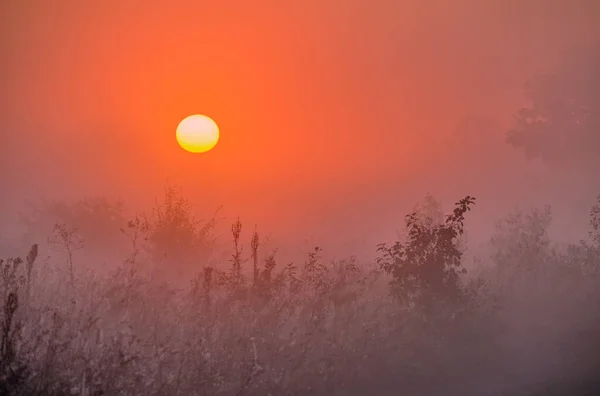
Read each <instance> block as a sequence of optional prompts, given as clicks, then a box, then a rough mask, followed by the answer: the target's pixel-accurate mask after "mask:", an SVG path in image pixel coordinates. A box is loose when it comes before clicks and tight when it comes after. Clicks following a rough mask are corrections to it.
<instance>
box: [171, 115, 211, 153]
mask: <svg viewBox="0 0 600 396" xmlns="http://www.w3.org/2000/svg"><path fill="white" fill-rule="evenodd" d="M175 135H176V137H177V142H178V143H179V145H180V146H181V147H182V148H183V149H184V150H187V151H189V152H191V153H204V152H207V151H209V150H211V149H212V148H213V147H215V146H216V144H217V142H218V141H219V127H218V126H217V123H216V122H214V121H213V120H212V119H211V118H210V117H207V116H205V115H201V114H194V115H191V116H189V117H186V118H184V119H183V120H182V121H181V122H180V123H179V125H178V126H177V130H176V134H175Z"/></svg>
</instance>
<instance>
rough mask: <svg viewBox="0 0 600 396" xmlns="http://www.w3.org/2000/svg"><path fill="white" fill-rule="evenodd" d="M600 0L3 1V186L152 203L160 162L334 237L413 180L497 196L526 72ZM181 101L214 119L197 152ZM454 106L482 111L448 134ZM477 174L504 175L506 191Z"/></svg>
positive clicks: (271, 226)
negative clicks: (187, 141)
mask: <svg viewBox="0 0 600 396" xmlns="http://www.w3.org/2000/svg"><path fill="white" fill-rule="evenodd" d="M542 3H543V4H544V6H543V7H540V5H541V4H542ZM450 4H451V5H450ZM597 4H598V3H596V4H595V5H594V3H593V2H589V1H588V2H586V1H584V0H581V1H545V2H542V1H475V0H469V1H467V0H459V1H454V2H448V1H442V0H439V1H432V2H421V1H416V0H410V1H391V0H380V1H366V0H364V1H357V0H348V1H333V0H330V1H324V0H323V1H316V0H306V1H301V2H292V1H267V0H261V1H241V0H239V1H238V0H230V1H219V2H214V1H191V0H183V1H168V2H167V1H137V0H135V1H134V0H131V1H125V0H118V1H117V0H107V1H101V2H100V1H98V2H83V1H74V0H61V1H55V2H50V1H41V0H40V1H33V0H22V1H13V2H5V3H3V5H2V6H1V7H2V12H1V14H2V16H1V25H2V27H1V29H2V44H1V45H2V47H1V49H2V57H3V64H2V66H0V67H2V71H1V74H2V81H3V88H2V103H3V106H2V107H3V110H2V112H3V114H2V125H1V127H2V142H1V146H0V156H1V157H2V159H1V160H0V161H2V162H1V165H2V170H1V171H0V178H2V180H0V181H1V182H2V183H1V184H2V186H9V187H10V188H9V189H6V190H5V191H7V192H5V193H3V195H4V196H3V197H2V200H3V201H2V202H0V204H2V206H3V209H5V212H10V211H11V210H13V209H14V208H16V207H18V206H19V205H20V204H21V202H22V199H23V197H24V196H28V197H33V196H45V197H49V198H58V199H63V198H77V197H80V196H83V195H108V196H122V197H124V198H125V199H126V200H127V201H128V202H130V204H132V205H136V204H138V203H139V204H140V205H147V204H149V203H152V201H153V199H154V197H155V196H156V195H157V194H159V193H160V191H161V189H162V188H163V187H164V185H165V182H166V181H170V182H172V183H176V184H180V185H182V186H183V187H184V191H185V192H186V193H187V194H188V195H189V196H190V198H191V199H192V201H194V203H196V204H197V205H198V206H199V207H200V208H201V209H203V208H206V213H207V214H210V213H212V212H213V210H214V209H215V208H216V207H217V206H219V205H224V210H225V212H226V213H228V215H231V216H233V215H235V214H241V215H242V216H243V217H245V218H247V219H248V220H247V221H248V222H250V223H254V222H258V223H259V224H264V228H265V229H267V231H272V232H275V233H277V232H280V233H286V232H287V233H288V234H289V233H290V232H291V231H290V229H294V230H299V231H298V233H299V235H302V236H309V235H316V236H318V237H327V236H331V237H332V238H337V237H340V238H341V236H340V235H342V236H343V237H344V238H356V237H358V236H359V235H362V234H373V235H384V234H385V233H386V232H389V231H392V232H393V231H394V230H393V229H392V227H395V226H396V225H397V224H398V223H399V221H401V219H402V216H403V214H404V212H403V208H406V207H409V206H411V205H412V204H413V203H414V202H415V201H416V200H418V199H419V198H420V197H422V196H423V195H425V194H426V193H427V192H432V193H434V194H437V195H439V196H441V197H442V198H443V199H444V200H445V202H446V203H449V204H450V203H452V202H453V201H454V200H455V199H457V198H459V197H460V196H464V195H466V194H472V195H476V196H477V197H478V198H480V197H481V200H480V202H481V204H482V206H483V209H482V211H483V212H482V213H491V212H486V209H485V202H486V200H487V202H490V203H488V206H489V210H492V208H498V207H501V208H503V207H506V208H508V207H511V206H512V204H513V203H515V202H516V201H518V200H519V199H521V198H520V197H521V196H522V195H523V194H521V193H522V191H521V190H519V189H520V188H521V187H519V186H520V185H519V184H518V183H517V182H514V183H513V180H512V179H511V178H512V176H511V175H512V173H510V172H511V171H510V169H511V166H512V167H513V169H514V168H515V167H516V168H518V167H519V166H523V164H525V163H524V161H523V162H519V161H518V160H519V159H520V157H519V155H517V154H516V153H513V152H512V151H511V150H510V149H509V148H508V147H505V145H504V144H503V143H502V133H504V131H505V129H506V128H507V125H508V124H507V122H508V121H510V117H511V114H512V112H513V111H514V110H515V109H516V108H518V106H519V105H521V104H522V101H523V98H522V86H523V83H524V82H525V81H526V80H527V79H528V78H530V77H531V76H532V75H533V74H534V73H536V72H537V71H539V70H543V69H544V68H547V67H550V66H551V65H552V62H554V60H555V58H556V56H557V54H558V52H559V51H560V50H561V49H564V48H567V47H569V46H571V45H574V44H582V43H584V42H587V41H593V40H594V39H597V38H598V37H600V36H599V30H600V28H599V27H598V24H597V23H595V22H597V20H596V21H594V18H593V16H591V15H590V14H592V15H593V12H590V7H595V9H598V8H599V7H597V6H596V5H597ZM596 15H598V14H596ZM196 113H201V114H206V115H208V116H210V117H211V118H213V119H215V120H218V124H219V128H220V130H221V137H220V141H219V144H218V145H217V146H216V147H215V148H214V149H213V150H212V151H210V152H208V153H206V154H204V155H201V156H194V155H189V153H186V152H184V151H183V150H181V148H180V147H179V146H178V145H177V142H176V140H175V138H174V131H175V128H176V127H177V124H178V123H179V121H181V120H182V119H183V118H184V117H186V116H188V115H190V114H196ZM468 117H483V118H484V119H489V120H490V123H489V125H490V127H489V128H487V124H486V127H485V128H483V129H484V130H480V131H471V132H470V133H471V134H472V135H470V136H467V137H464V136H461V135H454V131H455V130H456V127H457V125H459V123H461V122H462V121H463V120H465V119H466V118H468ZM482 150H484V152H485V154H483V155H482V154H481V152H482ZM456 158H459V159H461V160H464V161H463V162H461V161H457V162H456V161H454V159H456ZM469 158H475V159H476V160H477V161H478V164H479V166H480V167H481V168H479V169H474V168H473V167H472V166H468V164H466V163H465V162H468V160H467V159H469ZM478 158H479V159H478ZM486 161H487V162H486ZM502 161H504V162H502ZM457 172H462V174H464V175H465V179H464V180H462V181H459V182H457V183H454V182H453V181H452V180H451V175H453V174H455V173H457ZM482 173H485V175H482ZM517 173H519V174H522V173H523V172H517ZM490 175H492V176H490ZM449 177H450V178H449ZM490 178H493V179H494V180H493V182H494V183H495V182H502V181H503V180H504V182H505V183H508V184H507V185H511V186H513V187H511V188H509V189H508V190H507V192H506V194H505V195H506V197H507V199H508V201H506V202H507V203H504V197H503V198H499V197H498V194H497V191H496V190H497V188H496V187H497V186H496V187H494V186H493V185H492V181H490V180H489V179H490ZM523 183H525V184H527V183H528V182H527V183H526V182H523ZM509 198H510V199H509ZM493 200H502V203H500V202H493ZM401 205H404V206H401ZM407 205H408V206H407ZM503 205H504V206H503ZM394 224H396V225H394ZM309 230H312V231H309ZM382 233H383V234H382Z"/></svg>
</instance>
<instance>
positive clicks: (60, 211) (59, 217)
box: [21, 197, 125, 253]
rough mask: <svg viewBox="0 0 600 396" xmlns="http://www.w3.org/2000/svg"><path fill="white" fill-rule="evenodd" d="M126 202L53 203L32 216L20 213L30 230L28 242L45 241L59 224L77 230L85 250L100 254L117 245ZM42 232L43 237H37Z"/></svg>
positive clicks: (39, 207)
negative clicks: (41, 238) (42, 239)
mask: <svg viewBox="0 0 600 396" xmlns="http://www.w3.org/2000/svg"><path fill="white" fill-rule="evenodd" d="M124 207H125V205H124V203H123V201H120V200H117V201H110V200H108V199H106V198H102V197H86V198H83V199H81V200H78V201H75V202H73V203H66V202H50V203H44V204H41V205H37V206H34V207H33V208H32V210H31V211H30V213H21V219H22V221H23V222H24V224H25V226H26V227H27V234H26V239H28V240H29V239H36V238H39V237H43V238H45V237H46V236H48V235H50V234H52V233H53V232H54V231H56V230H55V229H54V228H55V225H56V224H60V225H63V226H64V227H68V228H70V229H76V230H77V234H78V236H79V237H80V238H81V239H82V240H83V241H85V245H86V249H88V250H90V251H92V252H94V253H99V252H103V251H106V249H108V248H110V249H114V248H115V246H116V245H118V241H119V234H118V232H116V231H118V230H119V229H120V228H122V227H123V225H124V224H125V215H124ZM37 232H42V233H43V235H37Z"/></svg>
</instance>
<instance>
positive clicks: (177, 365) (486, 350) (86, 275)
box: [0, 191, 600, 395]
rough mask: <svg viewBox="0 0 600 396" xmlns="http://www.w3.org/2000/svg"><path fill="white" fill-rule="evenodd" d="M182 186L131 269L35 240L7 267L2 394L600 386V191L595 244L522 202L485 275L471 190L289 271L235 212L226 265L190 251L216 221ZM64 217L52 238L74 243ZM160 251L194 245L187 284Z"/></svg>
mask: <svg viewBox="0 0 600 396" xmlns="http://www.w3.org/2000/svg"><path fill="white" fill-rule="evenodd" d="M169 194H172V195H167V197H166V200H167V204H166V205H165V206H160V208H161V212H160V214H158V215H156V216H155V217H154V220H150V217H149V216H148V217H144V216H142V217H143V218H140V217H139V216H138V217H137V218H134V219H133V220H131V221H129V222H128V223H127V224H126V226H125V227H123V228H122V230H121V231H122V232H121V235H122V236H123V237H125V238H126V239H128V240H129V242H130V243H131V244H130V248H131V253H130V254H129V255H127V256H126V258H125V259H124V261H123V264H122V265H121V266H119V267H118V268H115V269H110V270H108V269H107V270H101V269H96V270H94V271H92V272H91V271H90V270H89V269H84V268H83V267H82V268H78V267H77V265H78V263H77V262H76V261H71V262H69V265H68V266H65V265H64V261H62V260H59V261H57V262H53V261H46V262H45V263H43V265H42V266H40V265H34V263H35V262H36V258H37V256H38V249H39V248H38V246H37V245H34V246H33V247H32V248H31V251H30V252H29V254H28V256H27V258H26V260H25V261H23V260H21V259H18V258H15V259H7V260H6V261H2V262H1V265H2V282H1V285H0V291H1V295H0V297H2V301H3V310H2V311H3V316H2V327H1V348H0V353H1V359H2V360H1V361H0V370H1V372H0V374H1V376H0V392H2V393H3V394H24V395H28V394H29V395H34V394H35V395H40V394H42V395H59V394H60V395H62V394H81V395H100V394H106V395H114V394H128V395H135V394H143V395H152V394H172V395H177V394H183V395H192V394H211V395H229V394H236V395H240V394H246V395H252V394H256V395H266V394H273V395H275V394H277V395H286V394H290V395H291V394H365V393H376V394H394V395H395V394H399V393H407V394H457V395H458V394H460V395H471V394H472V395H481V394H486V395H495V394H498V395H500V394H503V395H504V394H516V395H517V394H518V395H521V394H532V395H533V394H553V393H552V391H553V389H559V388H560V387H564V386H567V387H568V388H569V389H573V387H574V386H580V387H583V388H585V387H591V386H592V385H593V383H589V384H587V383H585V382H584V381H586V380H587V379H588V378H590V376H591V373H593V372H594V370H596V369H597V368H598V366H597V364H598V363H599V360H598V358H597V355H596V353H595V352H593V351H595V350H600V349H594V348H597V347H598V348H600V343H599V341H600V340H599V338H598V337H597V332H598V331H600V320H599V319H598V316H597V312H598V309H599V308H600V289H599V287H598V286H599V285H600V256H599V255H598V249H599V248H600V243H599V239H598V228H599V227H598V224H599V222H598V218H599V215H598V213H599V210H598V207H599V206H600V200H599V203H598V204H596V205H594V207H593V208H592V210H591V213H590V221H591V231H590V238H589V240H588V241H582V242H581V243H580V244H577V245H572V246H570V247H569V248H568V249H563V250H561V249H558V248H557V247H556V246H554V245H553V244H552V242H551V241H550V239H549V238H548V235H547V228H548V226H549V225H550V223H551V211H550V209H549V208H543V209H536V210H533V211H530V212H523V211H514V212H512V213H510V214H509V215H508V216H507V217H506V218H505V219H503V220H502V221H500V222H499V223H498V229H497V233H496V235H495V236H494V237H493V238H492V240H491V241H490V242H491V246H492V248H493V249H495V252H494V253H493V254H492V255H491V256H490V258H489V260H487V261H486V262H483V263H480V269H481V270H480V271H479V272H478V273H477V276H474V275H473V274H468V273H467V271H466V269H465V267H464V264H465V255H464V240H463V239H462V236H463V232H464V230H465V215H466V213H467V212H468V211H469V210H470V208H471V206H472V205H473V204H474V202H475V199H474V198H473V197H470V196H467V197H466V198H464V199H462V200H460V201H459V202H457V203H456V206H455V208H454V210H453V211H452V212H451V213H450V214H449V215H447V216H446V217H445V219H444V218H443V217H441V214H440V206H439V204H438V203H436V201H435V200H434V199H433V198H432V197H429V198H428V199H426V201H425V204H424V205H420V206H417V208H416V211H415V212H414V213H411V214H409V215H407V217H406V229H407V233H406V239H405V241H404V242H395V243H394V244H392V245H391V246H390V245H387V244H381V245H380V246H379V248H378V251H379V253H380V256H379V258H378V259H377V262H376V263H373V264H376V265H369V264H368V263H358V262H357V261H356V260H355V259H353V258H348V259H345V260H335V261H333V262H325V261H324V260H323V259H322V257H321V252H322V249H321V248H320V247H315V248H314V249H313V250H311V251H309V252H307V256H306V258H305V260H303V261H302V262H300V263H288V264H286V265H280V264H279V263H278V262H277V257H276V256H277V255H276V251H262V246H263V244H261V238H260V234H259V233H258V230H257V229H256V228H255V229H254V231H253V232H252V233H251V235H249V236H246V234H245V233H244V232H243V231H244V227H243V225H242V222H241V221H240V220H239V219H238V220H237V221H236V222H235V223H234V224H233V225H232V227H231V235H232V242H233V249H232V254H231V258H230V261H229V264H228V265H218V264H213V265H209V264H208V261H207V259H206V257H207V256H206V252H204V251H203V252H202V254H199V255H198V256H194V254H193V251H194V249H197V248H200V249H201V250H202V249H206V248H207V246H209V244H204V242H202V243H199V242H198V240H199V238H204V237H205V236H206V235H207V234H206V233H207V230H208V229H209V228H207V227H208V226H207V225H206V224H205V225H201V226H200V228H199V229H198V228H194V227H195V223H194V222H193V221H192V220H191V217H190V215H189V213H190V212H189V206H186V201H185V200H183V199H181V197H179V196H177V193H176V192H173V191H171V192H170V193H169ZM65 227H67V228H65ZM68 227H69V226H68V225H65V226H64V227H63V226H60V227H57V228H56V230H55V232H57V233H58V234H55V235H58V239H56V240H55V239H52V241H54V242H58V243H59V244H60V246H62V247H63V248H64V249H67V248H68V246H71V245H72V243H71V242H72V241H73V240H72V239H69V238H72V237H73V235H74V234H75V233H76V231H75V230H74V229H72V228H68ZM65 230H67V231H69V232H67V233H66V234H65V232H63V231H65ZM198 230H200V231H198ZM116 232H117V233H118V229H117V230H116ZM65 235H66V236H65ZM166 235H168V238H167V237H166ZM149 236H152V237H149ZM246 238H247V239H248V243H249V246H250V251H249V252H246V251H245V250H244V245H245V243H244V240H245V239H246ZM206 241H210V239H206ZM81 248H82V251H85V246H81ZM161 249H162V250H161ZM160 251H168V252H171V253H173V252H178V251H181V252H188V254H189V255H188V256H185V257H186V258H189V257H196V259H197V260H198V261H196V262H194V268H195V271H196V273H197V276H196V277H195V278H194V280H193V282H191V284H190V287H188V288H181V287H179V288H178V287H176V285H175V284H172V283H169V282H166V281H165V280H164V279H163V278H161V277H157V276H156V272H155V271H154V269H155V267H154V266H153V265H146V264H149V263H151V262H152V261H153V260H158V261H159V262H160V263H162V265H165V266H166V265H176V264H177V262H176V261H170V260H169V255H168V256H167V258H165V257H160V255H158V254H157V252H160ZM203 257H204V258H203ZM171 260H172V259H171ZM176 260H179V256H177V259H176ZM73 268H75V274H76V275H75V276H74V275H73ZM170 268H177V267H170ZM71 281H73V282H71ZM65 285H69V287H65ZM388 286H389V287H388ZM559 376H560V377H559ZM553 382H556V383H558V385H556V386H554V385H552V388H553V389H551V390H547V389H546V387H547V386H548V384H549V383H553ZM577 384H580V385H577ZM536 392H537V393H536ZM540 392H541V393H540ZM561 394H564V393H561ZM582 394H583V393H582Z"/></svg>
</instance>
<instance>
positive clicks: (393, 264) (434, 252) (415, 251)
mask: <svg viewBox="0 0 600 396" xmlns="http://www.w3.org/2000/svg"><path fill="white" fill-rule="evenodd" d="M474 203H475V198H473V197H470V196H467V197H465V198H464V199H461V200H460V201H459V202H457V203H456V207H455V209H454V212H453V213H452V214H450V215H448V216H447V217H446V220H445V222H443V223H441V224H440V223H437V224H436V223H434V222H433V221H428V222H423V221H420V217H419V215H418V214H417V213H411V214H409V215H407V216H406V226H407V228H408V236H407V239H406V241H405V243H401V242H399V241H397V242H396V243H394V245H392V246H391V247H390V246H387V245H386V244H380V245H379V246H378V249H377V250H378V251H379V252H380V253H381V254H382V255H381V256H380V257H378V258H377V264H378V265H379V266H380V267H381V268H382V269H384V270H385V272H387V273H388V274H391V275H392V277H393V280H392V282H391V286H392V290H393V292H394V294H395V295H396V296H397V297H399V298H400V299H401V300H403V301H405V302H407V303H408V304H410V305H416V306H418V307H423V308H429V307H431V306H432V304H434V302H435V301H436V300H438V299H440V298H441V299H444V300H451V301H459V300H461V299H462V298H463V297H464V290H463V288H462V286H461V283H460V278H459V277H460V274H465V273H466V270H465V269H464V268H461V267H462V262H461V259H462V255H463V252H462V250H461V249H460V247H459V244H458V237H459V236H460V235H462V234H463V232H464V224H463V222H464V215H465V213H466V212H468V211H469V210H470V209H471V205H473V204H474Z"/></svg>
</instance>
